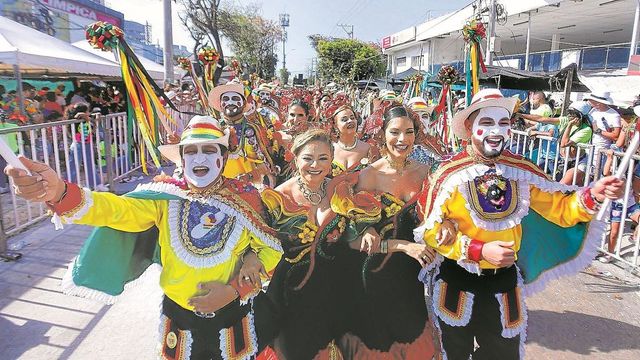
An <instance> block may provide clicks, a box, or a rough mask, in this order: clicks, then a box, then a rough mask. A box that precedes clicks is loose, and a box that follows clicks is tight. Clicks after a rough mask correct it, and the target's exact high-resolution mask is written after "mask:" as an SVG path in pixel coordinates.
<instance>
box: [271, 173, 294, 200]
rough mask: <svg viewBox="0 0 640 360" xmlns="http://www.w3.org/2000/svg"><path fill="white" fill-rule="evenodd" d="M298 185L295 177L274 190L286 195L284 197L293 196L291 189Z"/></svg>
mask: <svg viewBox="0 0 640 360" xmlns="http://www.w3.org/2000/svg"><path fill="white" fill-rule="evenodd" d="M294 185H296V178H295V177H293V178H291V179H289V180H287V181H285V182H283V183H282V184H280V185H278V186H277V187H276V188H275V189H274V190H275V191H277V192H279V193H281V194H284V195H289V196H291V195H292V191H291V189H293V186H294Z"/></svg>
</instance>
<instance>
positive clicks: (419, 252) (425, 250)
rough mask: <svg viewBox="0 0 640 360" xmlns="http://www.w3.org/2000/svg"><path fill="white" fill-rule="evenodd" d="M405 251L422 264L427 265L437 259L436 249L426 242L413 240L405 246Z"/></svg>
mask: <svg viewBox="0 0 640 360" xmlns="http://www.w3.org/2000/svg"><path fill="white" fill-rule="evenodd" d="M404 253H405V254H407V255H409V256H411V257H412V258H414V259H416V260H417V261H418V262H419V263H420V266H422V267H425V266H427V265H429V264H430V263H431V262H432V261H433V259H435V255H436V254H435V250H433V248H431V247H430V246H428V245H426V244H418V243H414V242H411V243H409V244H407V245H406V246H405V247H404Z"/></svg>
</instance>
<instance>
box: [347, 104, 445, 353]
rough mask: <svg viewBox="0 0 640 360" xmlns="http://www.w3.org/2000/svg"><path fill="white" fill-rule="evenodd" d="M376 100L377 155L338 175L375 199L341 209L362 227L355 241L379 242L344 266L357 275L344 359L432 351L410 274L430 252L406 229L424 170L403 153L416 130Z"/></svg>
mask: <svg viewBox="0 0 640 360" xmlns="http://www.w3.org/2000/svg"><path fill="white" fill-rule="evenodd" d="M383 106H384V108H383V109H381V111H379V112H378V114H382V118H381V119H379V122H380V125H381V127H380V130H379V131H378V132H377V134H376V135H375V136H374V139H375V140H376V141H377V143H378V145H379V149H380V153H381V158H380V159H379V160H377V161H375V162H373V163H372V164H371V165H370V166H369V167H367V168H365V169H364V170H362V171H360V172H359V173H357V174H349V175H346V176H344V178H345V179H346V180H347V181H346V182H347V183H351V184H353V185H354V186H355V188H354V193H355V194H356V195H355V196H360V197H366V196H368V197H369V198H370V199H371V200H370V201H371V202H372V203H377V204H378V206H376V207H375V208H369V209H363V208H358V207H357V206H355V205H354V206H353V207H352V208H351V209H348V211H346V213H347V214H348V215H350V218H351V220H352V222H353V223H354V224H353V225H352V226H355V227H357V228H367V230H366V231H365V232H364V233H363V235H362V239H363V242H365V241H364V240H366V239H371V238H380V239H382V240H381V241H379V243H377V242H376V241H374V242H373V244H374V245H373V246H372V249H371V251H369V254H365V253H362V252H357V253H356V252H355V251H353V252H351V254H350V256H351V257H352V259H351V260H350V261H348V263H350V264H356V265H353V267H352V268H351V269H349V271H351V272H357V273H358V274H359V275H360V277H361V278H360V284H359V286H358V288H357V291H356V292H358V293H359V295H358V296H357V297H356V299H355V301H356V303H357V306H356V309H357V311H356V313H355V315H354V318H352V319H351V322H350V324H351V325H352V326H353V327H352V328H351V329H350V330H351V331H350V333H349V334H348V335H346V336H344V337H343V338H342V340H341V341H340V347H341V349H342V351H343V353H344V354H345V357H346V358H358V359H360V358H386V357H392V358H408V359H414V358H421V359H429V358H430V357H431V356H432V355H433V354H434V343H433V339H432V326H431V324H430V322H429V316H428V313H427V308H426V305H425V299H424V286H423V284H422V282H420V280H419V279H418V275H419V273H420V270H421V269H422V268H423V267H424V266H425V265H427V264H428V263H430V262H431V261H432V259H433V257H434V252H433V250H432V249H431V248H430V247H428V246H426V245H424V244H418V243H415V242H414V241H413V229H414V228H416V227H417V226H418V224H419V222H420V219H421V215H420V213H419V209H418V208H417V206H416V205H417V198H418V194H419V193H420V190H421V189H422V187H423V183H424V182H425V181H426V179H427V177H428V175H429V173H430V169H429V167H428V166H427V165H423V164H420V163H417V162H414V161H412V160H410V159H409V155H410V154H411V152H412V150H413V146H414V144H415V143H416V142H417V141H420V137H421V136H422V133H421V131H419V129H420V119H419V118H418V117H417V116H416V114H415V113H413V112H412V111H410V110H408V109H407V108H405V107H404V106H402V105H400V104H397V103H392V102H391V103H390V102H388V103H385V104H384V105H383ZM361 203H364V202H362V201H361ZM444 222H445V224H446V225H444V226H443V232H442V233H441V234H440V235H441V236H443V237H444V236H449V235H450V234H452V233H453V226H452V224H451V223H450V222H448V221H447V220H445V221H444ZM356 245H357V243H356ZM354 267H355V269H354Z"/></svg>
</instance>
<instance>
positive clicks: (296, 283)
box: [261, 129, 365, 360]
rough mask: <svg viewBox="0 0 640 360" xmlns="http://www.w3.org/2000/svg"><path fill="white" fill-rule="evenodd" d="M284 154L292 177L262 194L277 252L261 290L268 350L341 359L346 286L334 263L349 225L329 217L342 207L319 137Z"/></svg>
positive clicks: (326, 144) (282, 355) (326, 146)
mask: <svg viewBox="0 0 640 360" xmlns="http://www.w3.org/2000/svg"><path fill="white" fill-rule="evenodd" d="M291 151H292V153H293V154H294V156H295V158H294V160H293V162H294V166H295V169H296V173H295V174H294V176H293V177H292V178H291V179H289V180H287V181H286V182H284V183H283V184H281V185H280V186H278V187H277V188H276V189H275V190H271V189H266V190H264V191H263V192H262V194H261V195H262V200H263V202H264V204H265V205H266V207H267V209H268V214H269V220H270V224H271V226H272V227H273V228H274V229H276V231H277V232H278V234H279V237H280V239H281V243H282V247H283V249H284V254H283V257H282V260H281V261H280V263H279V264H278V266H277V267H276V269H275V271H274V274H273V277H272V279H271V282H270V284H269V288H268V290H267V295H268V296H269V298H270V299H271V300H272V302H273V304H274V307H275V308H277V309H278V310H279V311H278V313H279V315H280V316H279V322H277V328H278V330H279V334H278V337H277V339H276V341H275V343H274V349H275V351H276V353H277V354H278V358H279V359H281V360H284V359H340V358H342V355H341V353H340V350H339V349H338V347H337V346H336V342H335V340H336V339H339V338H340V337H341V336H342V335H344V334H345V332H346V330H345V329H346V327H345V326H346V325H345V321H346V319H347V318H348V314H349V313H350V312H351V311H352V310H351V308H350V305H349V304H350V301H349V300H350V295H349V294H350V292H351V289H350V288H349V286H348V285H350V284H349V283H348V282H347V281H346V278H345V277H344V276H343V274H342V271H343V269H344V264H339V263H338V262H339V261H343V260H344V259H345V257H344V256H341V255H340V254H342V253H344V251H347V250H348V247H347V245H346V243H345V242H344V241H340V238H341V236H342V234H343V233H344V232H345V228H346V226H347V221H348V219H347V218H346V217H344V216H339V215H337V214H336V212H335V211H334V209H336V208H339V207H340V206H341V201H340V199H341V197H340V196H337V195H335V192H334V189H335V184H339V183H341V180H340V179H333V180H331V179H330V178H329V177H328V176H329V175H330V172H331V160H332V157H333V149H332V143H331V139H330V137H329V134H327V133H326V132H325V131H323V130H320V129H311V130H309V131H307V132H305V133H302V134H300V135H298V136H297V137H296V138H295V140H294V143H293V146H292V148H291ZM355 201H356V202H358V200H357V198H356V199H355ZM363 206H365V205H363ZM275 324H276V323H274V325H275Z"/></svg>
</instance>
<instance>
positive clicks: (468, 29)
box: [462, 19, 487, 106]
mask: <svg viewBox="0 0 640 360" xmlns="http://www.w3.org/2000/svg"><path fill="white" fill-rule="evenodd" d="M462 35H463V36H464V41H465V42H466V43H467V58H466V59H465V61H466V65H467V66H466V68H467V69H471V71H467V77H466V83H467V106H469V104H471V98H472V97H473V95H474V94H475V93H477V92H478V91H480V80H479V79H480V78H479V75H480V74H479V70H478V68H481V69H482V72H483V73H486V72H487V68H486V66H485V65H484V59H483V58H482V50H481V49H480V42H481V41H482V39H484V38H485V37H486V36H487V31H486V29H485V27H484V24H483V23H482V22H481V21H479V20H476V19H474V20H471V21H469V22H467V24H466V25H465V26H464V27H463V28H462Z"/></svg>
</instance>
